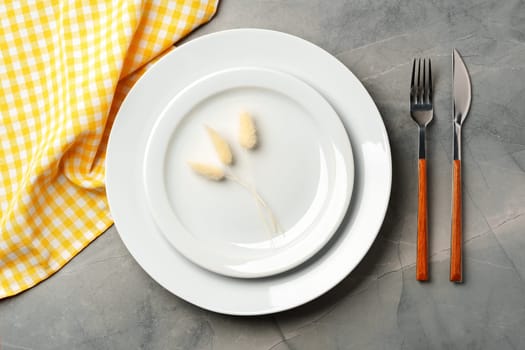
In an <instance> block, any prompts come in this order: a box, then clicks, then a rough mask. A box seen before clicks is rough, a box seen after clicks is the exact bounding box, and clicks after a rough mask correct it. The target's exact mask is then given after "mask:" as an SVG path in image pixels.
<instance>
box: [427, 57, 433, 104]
mask: <svg viewBox="0 0 525 350" xmlns="http://www.w3.org/2000/svg"><path fill="white" fill-rule="evenodd" d="M428 101H429V102H430V103H432V65H431V60H430V58H429V59H428Z"/></svg>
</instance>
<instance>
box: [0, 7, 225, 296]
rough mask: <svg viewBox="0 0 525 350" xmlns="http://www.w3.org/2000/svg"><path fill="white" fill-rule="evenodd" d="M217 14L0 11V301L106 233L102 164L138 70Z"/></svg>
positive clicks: (203, 10)
mask: <svg viewBox="0 0 525 350" xmlns="http://www.w3.org/2000/svg"><path fill="white" fill-rule="evenodd" d="M217 5H218V0H177V1H169V0H166V1H139V0H133V1H131V0H127V1H126V0H121V1H109V0H108V1H94V0H91V1H65V0H63V1H55V0H48V1H37V0H33V1H2V2H0V298H3V297H7V296H11V295H14V294H17V293H19V292H21V291H23V290H25V289H27V288H29V287H32V286H33V285H35V284H36V283H38V282H39V281H41V280H43V279H45V278H46V277H48V276H50V275H51V274H53V273H54V272H55V271H57V270H58V269H60V267H62V266H63V265H64V264H65V263H67V262H68V261H69V260H70V259H71V258H72V257H73V256H75V255H76V254H77V253H78V252H79V251H80V250H81V249H82V248H84V247H85V246H86V245H88V244H89V243H90V242H91V241H92V240H93V239H94V238H96V237H97V236H98V235H99V234H101V233H102V232H104V230H105V229H106V228H107V227H108V226H110V225H111V223H112V219H111V217H110V215H109V210H108V205H107V202H106V196H105V190H104V160H105V152H106V144H107V139H108V135H109V130H110V127H111V124H112V121H113V118H114V116H115V113H116V111H117V109H118V107H119V105H120V102H121V101H122V99H123V98H124V96H125V95H126V93H127V91H129V88H130V87H131V85H132V84H133V83H134V82H135V81H136V79H137V78H138V77H139V76H140V73H141V71H143V70H144V65H145V64H146V63H147V62H150V61H151V60H152V59H154V58H155V57H158V56H159V55H160V54H161V53H162V52H164V51H166V50H167V49H168V48H169V47H171V45H173V43H175V42H176V41H177V40H179V39H180V38H182V37H183V36H185V35H186V34H187V33H189V32H190V31H191V30H193V29H194V28H195V27H197V26H199V25H200V24H202V23H204V22H206V21H208V20H209V19H210V18H211V17H212V16H213V14H214V13H215V10H216V7H217ZM188 68H189V69H191V67H188Z"/></svg>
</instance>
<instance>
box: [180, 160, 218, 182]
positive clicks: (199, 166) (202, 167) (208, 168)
mask: <svg viewBox="0 0 525 350" xmlns="http://www.w3.org/2000/svg"><path fill="white" fill-rule="evenodd" d="M188 165H189V166H190V167H191V168H192V169H193V171H195V172H196V173H197V174H199V175H202V176H204V177H205V178H207V179H210V180H214V181H221V180H222V179H224V177H225V174H224V170H222V169H221V168H219V167H216V166H213V165H209V164H203V163H195V162H188Z"/></svg>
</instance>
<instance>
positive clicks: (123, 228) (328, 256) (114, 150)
mask: <svg viewBox="0 0 525 350" xmlns="http://www.w3.org/2000/svg"><path fill="white" fill-rule="evenodd" d="M232 36H235V37H236V40H242V37H244V39H243V40H244V42H245V43H249V41H246V38H248V39H249V40H253V37H254V36H255V37H258V39H260V38H261V37H265V38H266V39H271V40H272V41H273V42H271V43H270V44H267V43H264V44H265V45H275V44H277V43H278V42H279V41H281V42H286V43H287V44H293V45H294V46H295V47H296V48H301V49H302V50H306V51H309V53H311V54H312V55H316V56H318V58H321V59H323V60H324V61H325V64H330V65H331V68H332V69H333V70H334V73H337V74H342V75H344V76H345V79H347V80H346V83H347V84H349V86H352V88H353V89H356V90H355V91H354V92H357V93H359V95H360V97H361V98H363V100H364V103H365V104H367V105H368V107H369V112H370V113H371V114H372V116H368V118H372V119H373V121H374V123H375V124H376V125H375V126H376V127H377V128H378V129H377V130H376V132H377V134H376V135H375V137H376V138H377V141H379V143H378V144H377V146H379V147H380V148H381V149H380V150H379V151H380V152H381V155H382V157H383V159H382V160H383V163H382V165H383V166H384V167H383V169H382V170H384V171H385V172H384V173H383V174H381V175H382V177H381V178H380V180H381V186H382V188H381V192H380V193H379V194H378V193H376V195H379V197H380V198H377V199H378V200H379V201H380V203H379V204H376V205H374V212H375V213H376V214H377V215H376V220H375V222H374V223H373V224H371V225H369V227H368V231H369V234H368V236H367V237H366V241H365V242H363V243H362V246H363V248H364V249H362V251H361V253H360V254H359V255H357V256H354V257H353V259H352V261H351V263H349V264H348V265H345V266H341V265H339V266H338V265H337V263H341V255H342V254H344V253H345V252H346V250H347V248H348V247H347V245H348V241H350V239H351V237H349V235H350V233H349V232H344V233H343V234H342V235H341V237H340V238H338V239H337V240H336V242H335V243H334V244H333V245H332V246H331V247H330V249H329V250H328V251H327V252H326V253H325V254H324V255H323V256H320V257H319V258H318V259H317V260H316V261H315V262H314V263H312V265H315V267H314V268H315V270H314V268H312V267H311V266H308V267H305V268H303V269H301V270H299V271H295V272H294V273H293V274H292V276H293V277H295V276H297V277H295V280H294V282H297V283H298V282H301V283H306V285H309V286H311V287H312V288H311V289H310V290H309V291H308V292H307V293H303V294H300V295H296V297H295V298H294V299H293V300H285V301H281V302H279V300H277V299H275V300H264V301H263V302H261V303H260V304H259V305H254V304H248V305H243V306H241V307H238V306H236V305H235V306H232V305H226V306H225V305H223V304H222V303H220V302H219V303H217V302H216V301H210V300H202V296H199V297H195V295H193V294H192V293H191V292H189V291H187V290H181V289H180V288H179V286H180V284H178V283H179V282H180V281H177V280H176V279H173V278H172V279H171V280H169V281H166V280H165V276H163V275H162V273H161V272H159V271H158V270H160V269H162V266H161V262H159V261H156V258H155V257H153V258H152V257H151V256H148V253H147V252H144V251H143V250H142V248H141V242H140V240H136V239H135V238H136V237H133V235H130V232H131V231H133V230H135V231H137V230H136V229H135V228H134V227H133V225H132V223H130V222H129V220H127V216H128V215H127V214H128V210H126V208H125V206H122V207H119V205H120V203H119V201H120V198H126V199H127V200H130V199H131V200H136V199H140V198H137V196H138V197H140V193H137V191H135V192H133V193H131V194H130V193H128V191H129V188H128V187H126V186H122V185H124V184H119V182H120V181H122V176H124V177H126V176H128V177H129V178H127V179H126V180H130V181H136V179H134V178H133V174H131V175H132V176H130V174H129V173H122V171H125V170H126V169H119V167H120V166H121V165H123V164H122V162H120V159H119V158H120V157H131V158H132V157H135V156H136V154H133V152H130V150H129V149H126V148H119V144H118V143H119V141H118V138H119V137H120V134H121V133H125V132H126V130H125V129H126V125H121V124H122V123H125V122H123V121H122V120H123V119H124V118H125V117H122V115H124V114H126V113H128V112H129V109H132V108H133V107H136V104H135V103H134V96H135V94H136V93H137V91H138V89H139V88H140V86H141V84H142V83H143V82H144V81H145V80H146V79H147V77H148V76H150V75H151V74H153V72H155V71H156V70H158V69H160V68H159V67H161V65H162V64H164V62H166V61H167V60H168V59H170V57H171V56H172V55H173V54H175V53H176V54H178V53H177V52H179V53H180V51H181V50H182V49H183V47H186V48H190V47H193V46H194V45H196V44H199V43H201V42H203V43H206V44H209V43H210V40H212V41H213V40H217V39H221V37H224V38H227V39H228V40H231V37H232ZM224 38H222V39H224ZM239 38H240V39H239ZM257 44H258V45H259V44H261V43H260V42H258V43H257ZM186 59H187V57H186ZM264 59H265V60H269V61H271V59H269V58H268V57H264ZM278 59H279V57H276V58H274V60H273V61H272V62H271V64H270V65H269V66H270V67H271V68H275V69H279V68H280V69H283V70H284V71H286V72H288V73H291V74H296V75H297V76H299V77H300V78H302V79H304V80H305V81H306V82H309V83H313V82H316V83H315V84H313V85H314V86H315V87H316V88H318V89H319V88H320V87H322V88H323V89H328V88H329V86H328V85H327V84H326V82H324V84H325V85H324V86H320V85H318V84H317V83H321V80H322V78H321V77H320V76H316V77H314V75H315V73H313V72H306V71H305V70H304V67H305V66H304V65H305V64H308V63H302V64H300V65H298V64H296V63H294V62H281V61H278ZM235 64H236V62H232V63H231V64H230V65H225V66H224V67H221V68H225V67H228V66H231V67H233V66H235ZM263 66H268V65H267V64H264V65H263ZM195 68H196V72H194V74H195V76H194V78H197V77H198V74H201V75H202V69H201V68H202V67H200V66H196V67H195ZM215 69H219V68H217V67H215ZM320 92H321V93H322V94H326V95H327V96H325V98H327V100H329V101H330V102H331V103H332V104H333V103H334V102H335V104H336V106H334V107H336V110H337V109H338V108H340V107H342V105H344V103H343V102H342V101H343V100H344V99H345V98H346V96H345V95H341V94H342V93H341V92H340V91H335V90H331V91H330V93H328V91H325V90H322V91H320ZM347 92H348V93H350V91H347ZM346 107H347V106H345V108H346ZM347 127H348V126H347ZM119 128H121V129H122V130H120V131H119ZM115 131H116V132H115ZM349 134H350V139H351V140H354V137H353V135H352V134H351V132H349ZM137 135H138V136H141V133H140V132H137ZM138 145H139V143H137V144H136V145H135V146H138ZM352 146H353V147H352V148H353V150H354V161H355V164H356V169H357V170H358V171H361V170H360V169H359V168H360V167H361V166H365V165H366V166H371V160H370V159H367V158H366V157H365V158H364V159H363V160H362V159H360V157H361V155H360V154H357V155H356V153H357V151H356V147H355V146H354V144H353V145H352ZM131 158H130V162H133V160H132V159H131ZM356 158H357V161H356ZM136 161H137V160H135V162H136ZM360 162H363V163H362V164H359V163H360ZM365 162H366V163H365ZM357 164H359V165H358V166H357ZM106 169H107V171H106V183H107V189H108V192H107V193H108V201H109V205H110V207H111V208H112V215H113V218H114V221H115V224H116V226H117V228H118V231H119V234H120V236H121V239H122V241H123V243H124V244H125V246H126V247H127V249H128V250H129V251H130V253H131V255H132V256H133V257H134V258H135V259H136V261H137V262H138V263H139V265H140V266H141V267H142V268H143V269H144V270H145V272H146V273H148V274H149V275H150V276H151V277H152V278H153V279H154V280H156V281H157V282H158V283H159V284H161V285H162V286H164V288H166V289H168V290H169V291H171V292H172V293H174V294H175V295H177V296H178V297H180V298H182V299H184V300H186V301H188V302H190V303H193V304H195V305H197V306H200V307H202V308H205V309H208V310H211V311H215V312H219V313H224V314H231V315H262V314H269V313H274V312H279V311H284V310H287V309H291V308H294V307H297V306H299V305H302V304H304V303H306V302H309V301H311V300H313V299H315V298H317V297H319V296H320V295H322V294H324V293H325V292H327V291H328V290H330V289H331V288H333V287H334V286H335V285H336V284H338V283H339V282H340V281H341V280H343V279H344V278H345V277H346V276H347V275H348V274H349V273H350V272H351V271H352V270H353V269H354V268H355V267H356V266H357V264H358V263H359V262H360V261H361V260H362V258H363V257H364V256H365V254H366V253H367V252H368V250H369V249H370V247H371V245H372V243H373V242H374V240H375V238H376V236H377V234H378V232H379V229H380V227H381V224H382V222H383V219H384V216H385V214H386V210H387V207H388V202H389V199H390V192H391V185H392V158H391V150H390V144H389V140H388V135H387V132H386V129H385V126H384V123H383V121H382V119H381V116H380V114H379V111H378V110H377V107H376V106H375V104H374V102H373V100H372V98H371V97H370V95H369V94H368V92H367V91H366V89H365V88H364V86H363V85H362V84H361V82H360V81H359V80H358V79H357V78H356V77H355V76H354V75H353V73H351V72H350V71H349V70H348V68H347V67H346V66H344V65H343V64H342V63H341V62H340V61H338V60H337V59H336V58H335V57H333V56H332V55H331V54H330V53H328V52H326V51H325V50H323V49H322V48H320V47H318V46H316V45H314V44H312V43H310V42H308V41H306V40H303V39H301V38H298V37H295V36H293V35H290V34H286V33H282V32H277V31H273V30H267V29H258V28H244V29H231V30H225V31H221V32H216V33H212V34H208V35H206V36H203V37H200V38H197V39H194V40H192V41H190V42H188V43H185V44H184V45H183V46H180V47H179V49H178V50H174V51H173V52H172V53H170V54H168V55H166V56H165V57H163V58H161V59H160V60H159V61H158V62H157V63H156V64H155V65H154V66H153V67H151V69H150V70H149V71H148V73H146V74H145V75H144V76H143V77H142V78H141V79H139V81H138V82H137V83H136V84H135V85H134V87H133V88H132V89H131V90H130V92H129V93H128V96H127V98H126V99H125V101H124V102H123V104H122V106H121V109H120V110H119V113H118V116H117V118H116V120H115V124H114V128H113V130H112V133H111V135H110V139H109V142H108V150H107V158H106ZM367 175H368V174H367ZM371 175H372V176H374V175H376V174H371ZM360 176H362V174H361V175H360ZM135 177H136V176H135ZM362 181H363V180H362V179H359V178H358V179H357V182H362ZM358 185H359V186H360V187H359V191H361V188H362V189H363V191H365V190H369V189H368V188H366V186H367V185H366V183H364V184H361V183H358ZM363 186H364V187H363ZM354 193H355V194H356V197H359V198H353V199H352V201H354V200H356V201H366V200H368V201H369V199H367V197H363V198H364V199H363V198H361V197H362V196H363V194H361V193H360V192H359V193H356V189H355V187H354ZM370 195H372V194H370V193H366V196H370ZM130 197H131V198H130ZM365 204H367V203H365ZM128 209H129V208H128ZM135 209H137V208H135ZM356 210H357V209H356ZM362 210H363V209H362V208H360V209H359V210H358V212H359V213H360V212H362ZM359 213H358V214H355V215H354V213H353V212H352V213H351V214H350V217H349V219H348V222H347V223H346V224H347V225H357V224H356V221H358V219H359V218H355V216H358V215H359ZM127 221H128V222H127ZM352 228H353V226H352V227H350V228H348V227H345V231H346V230H348V231H351V229H352ZM136 233H137V235H138V236H139V237H140V235H141V233H138V232H136ZM148 233H149V232H148ZM179 262H180V263H181V265H182V264H183V262H182V261H179ZM329 263H335V264H336V266H335V268H332V267H331V268H330V269H326V265H327V264H329ZM179 268H180V271H179V272H182V273H184V272H188V271H185V270H188V269H191V267H189V266H181V267H179ZM335 270H337V271H335ZM312 271H314V272H316V273H318V272H317V271H320V272H319V273H324V272H327V273H329V276H327V277H326V280H325V281H324V282H323V283H319V282H318V281H312V280H311V274H312ZM192 272H193V273H197V274H200V275H202V278H204V279H208V280H209V281H213V280H214V279H215V278H217V277H216V276H211V275H206V274H205V271H200V272H197V271H196V270H192ZM204 276H206V277H204ZM328 277H329V278H328ZM286 278H287V277H286V276H283V277H281V278H279V279H270V280H269V281H268V279H264V280H263V281H260V282H259V283H264V287H265V288H267V287H275V288H279V287H280V286H282V285H284V284H287V283H289V281H288V280H287V279H286ZM299 278H301V280H299ZM214 283H215V282H214ZM217 283H222V284H219V285H221V286H222V287H224V288H230V289H231V290H235V288H237V287H236V285H237V283H236V282H234V281H230V280H229V281H222V282H217ZM313 283H317V285H314V284H313ZM234 285H235V287H234ZM286 287H287V286H285V288H286ZM296 287H300V286H296ZM243 288H251V287H250V286H246V287H243ZM258 288H259V287H258ZM272 301H274V303H272Z"/></svg>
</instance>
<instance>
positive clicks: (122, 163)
mask: <svg viewBox="0 0 525 350" xmlns="http://www.w3.org/2000/svg"><path fill="white" fill-rule="evenodd" d="M241 66H259V67H267V68H270V69H275V70H280V71H283V72H287V73H290V74H293V75H295V76H296V77H299V78H301V79H302V80H304V81H305V82H307V83H308V84H310V85H311V86H313V87H315V88H316V89H317V90H318V91H319V92H320V93H321V94H322V95H323V96H324V97H325V98H326V100H327V101H329V102H330V103H331V105H332V106H333V107H334V109H335V110H336V112H337V113H338V115H339V116H340V117H341V118H342V120H343V123H344V124H345V127H346V129H347V132H348V134H349V138H350V141H351V143H352V151H353V156H354V164H355V178H354V189H353V193H352V200H351V204H350V209H349V212H348V214H347V216H346V218H345V219H344V221H343V223H342V225H341V227H340V229H339V230H338V233H337V234H336V235H335V236H334V238H333V240H331V241H330V243H329V244H328V245H327V247H326V249H323V250H321V251H320V252H319V253H318V254H316V256H315V257H313V258H312V259H310V260H309V261H308V262H306V263H305V264H303V265H301V266H300V267H298V268H296V269H294V270H291V271H289V272H286V273H283V274H279V275H277V276H273V277H268V278H261V279H240V278H230V277H225V276H222V275H219V274H215V273H213V272H210V271H207V270H205V269H202V268H200V267H198V266H197V265H195V264H193V263H191V262H190V261H189V260H187V259H185V258H184V257H183V256H182V255H180V254H179V253H178V252H177V251H176V250H175V249H174V248H173V247H172V246H171V245H170V244H168V243H167V242H166V240H165V239H164V237H163V235H162V234H161V233H160V232H159V231H158V229H157V227H156V225H155V223H154V221H153V219H152V218H151V216H150V215H149V209H148V205H147V200H146V194H145V191H144V186H143V180H144V179H143V175H142V172H141V171H140V169H142V167H143V164H144V156H145V149H146V142H147V139H148V136H149V135H150V133H151V130H152V128H153V125H154V123H155V122H156V118H157V116H158V115H159V114H160V113H161V110H162V108H164V107H165V106H166V105H167V104H168V103H169V101H170V100H171V99H172V98H173V96H175V95H176V94H177V93H179V92H180V91H181V90H182V89H183V88H184V87H186V86H188V85H189V84H191V83H192V82H194V81H196V80H198V79H199V78H201V77H203V76H206V75H208V74H212V73H214V72H217V71H220V70H224V69H229V68H235V67H241ZM391 178H392V164H391V155H390V146H389V143H388V136H387V134H386V130H385V127H384V124H383V122H382V119H381V116H380V114H379V112H378V110H377V108H376V106H375V104H374V102H373V101H372V99H371V97H370V95H369V94H368V93H367V92H366V90H365V89H364V87H363V86H362V85H361V83H360V82H359V80H358V79H357V78H356V77H355V76H354V75H353V74H352V73H351V72H350V71H349V70H348V69H347V68H346V67H345V66H344V65H343V64H342V63H340V62H339V61H338V60H337V59H335V58H334V57H333V56H331V55H330V54H329V53H327V52H326V51H324V50H322V49H321V48H319V47H317V46H315V45H313V44H311V43H309V42H307V41H305V40H302V39H300V38H297V37H294V36H291V35H288V34H283V33H279V32H274V31H267V30H259V29H238V30H230V31H224V32H218V33H215V34H211V35H207V36H205V37H201V38H199V39H196V40H193V41H190V42H188V43H187V44H184V45H182V46H181V47H179V48H177V49H176V50H174V51H173V52H171V53H169V54H168V55H166V56H165V57H164V58H162V59H161V60H159V61H158V62H157V63H156V64H155V65H154V66H153V67H151V68H150V69H149V70H148V72H147V73H146V74H145V75H144V76H143V77H142V78H141V79H140V80H139V81H138V82H137V83H136V85H135V86H134V87H133V89H132V90H131V91H130V93H129V94H128V96H127V98H126V100H125V101H124V103H123V104H122V106H121V108H120V111H119V114H118V117H117V119H116V121H115V124H114V126H113V130H112V133H111V137H110V141H109V146H108V154H107V173H106V181H107V193H108V199H109V204H110V208H111V212H112V215H113V218H114V220H115V224H116V226H117V229H118V231H119V233H120V235H121V238H122V240H123V242H124V244H125V245H126V247H127V248H128V250H129V251H130V253H131V254H132V255H133V257H134V258H135V259H136V260H137V262H138V263H139V264H140V265H141V266H142V268H143V269H144V270H145V271H146V272H147V273H148V274H149V275H150V276H151V277H152V278H153V279H155V280H156V281H157V282H158V283H159V284H161V285H162V286H164V287H165V288H166V289H168V290H170V291H171V292H172V293H174V294H176V295H177V296H179V297H181V298H183V299H185V300H187V301H188V302H191V303H193V304H195V305H198V306H200V307H203V308H206V309H209V310H213V311H216V312H221V313H226V314H233V315H258V314H267V313H273V312H278V311H282V310H286V309H290V308H293V307H296V306H298V305H301V304H303V303H306V302H308V301H310V300H312V299H314V298H316V297H318V296H320V295H321V294H323V293H325V292H326V291H328V290H329V289H331V288H332V287H334V286H335V285H336V284H337V283H339V282H340V281H341V280H342V279H343V278H344V277H345V276H347V275H348V274H349V273H350V272H351V271H352V270H353V269H354V268H355V267H356V265H357V264H358V263H359V261H361V259H362V258H363V257H364V255H365V254H366V252H367V251H368V249H369V248H370V246H371V245H372V243H373V241H374V239H375V237H376V235H377V233H378V231H379V228H380V226H381V224H382V222H383V219H384V214H385V212H386V208H387V205H388V200H389V198H390V188H391Z"/></svg>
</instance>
